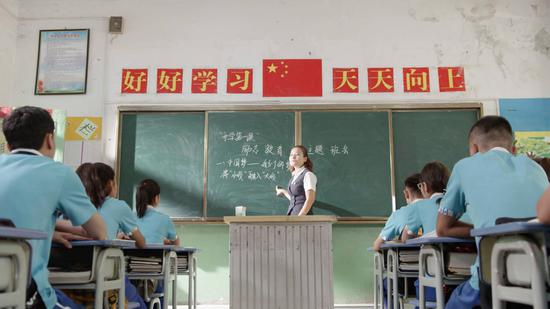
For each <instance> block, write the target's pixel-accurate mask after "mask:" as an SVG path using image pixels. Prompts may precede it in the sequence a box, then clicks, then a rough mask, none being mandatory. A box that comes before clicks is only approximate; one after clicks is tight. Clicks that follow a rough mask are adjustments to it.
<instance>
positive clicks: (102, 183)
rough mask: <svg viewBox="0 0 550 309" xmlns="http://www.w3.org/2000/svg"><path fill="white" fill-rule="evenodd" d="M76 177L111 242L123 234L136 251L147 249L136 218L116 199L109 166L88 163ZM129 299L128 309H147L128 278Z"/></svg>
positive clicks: (127, 295)
mask: <svg viewBox="0 0 550 309" xmlns="http://www.w3.org/2000/svg"><path fill="white" fill-rule="evenodd" d="M76 173H77V174H78V176H79V177H80V179H81V180H82V183H83V184H84V187H85V188H86V193H87V194H88V196H89V197H90V200H91V201H92V204H94V206H95V207H96V208H97V211H98V212H99V214H100V215H101V216H102V217H103V219H104V220H105V223H106V225H107V238H108V239H116V238H117V234H118V231H119V230H120V231H122V232H123V233H125V234H127V235H129V236H130V238H132V239H133V240H135V241H136V247H138V248H144V247H145V239H144V238H143V235H142V234H141V232H140V231H139V228H138V224H137V218H136V215H135V214H134V213H133V212H132V210H131V209H130V206H128V204H126V202H124V201H121V200H119V199H116V198H115V197H116V195H117V186H116V183H115V171H114V170H113V169H112V168H111V167H110V166H109V165H107V164H105V163H100V162H98V163H93V164H92V163H84V164H82V165H80V166H79V167H78V169H77V170H76ZM125 281H126V282H125V283H126V284H125V295H126V301H127V302H128V307H131V308H143V309H144V308H146V307H145V303H144V302H143V298H141V296H139V294H138V293H137V290H136V288H135V286H134V285H132V284H131V283H130V281H129V280H128V278H127V277H126V278H125Z"/></svg>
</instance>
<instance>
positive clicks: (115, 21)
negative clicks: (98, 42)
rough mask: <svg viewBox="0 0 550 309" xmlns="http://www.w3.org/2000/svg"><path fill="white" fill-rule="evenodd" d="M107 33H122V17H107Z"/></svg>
mask: <svg viewBox="0 0 550 309" xmlns="http://www.w3.org/2000/svg"><path fill="white" fill-rule="evenodd" d="M109 33H122V16H111V17H109Z"/></svg>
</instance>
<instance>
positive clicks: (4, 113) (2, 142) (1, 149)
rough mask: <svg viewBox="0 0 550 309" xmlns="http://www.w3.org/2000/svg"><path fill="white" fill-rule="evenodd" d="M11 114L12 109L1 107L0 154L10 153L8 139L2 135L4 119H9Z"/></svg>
mask: <svg viewBox="0 0 550 309" xmlns="http://www.w3.org/2000/svg"><path fill="white" fill-rule="evenodd" d="M9 113H11V107H2V106H0V154H3V153H7V152H8V144H7V142H6V137H5V136H4V133H2V129H1V128H2V124H3V123H4V118H6V117H8V115H9Z"/></svg>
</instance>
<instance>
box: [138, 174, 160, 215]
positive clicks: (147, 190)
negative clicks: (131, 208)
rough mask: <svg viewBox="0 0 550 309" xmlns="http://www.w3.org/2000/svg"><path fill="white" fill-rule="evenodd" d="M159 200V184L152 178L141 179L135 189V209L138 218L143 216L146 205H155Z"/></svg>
mask: <svg viewBox="0 0 550 309" xmlns="http://www.w3.org/2000/svg"><path fill="white" fill-rule="evenodd" d="M159 202H160V186H159V185H158V183H157V182H156V181H154V180H153V179H145V180H142V181H141V182H140V183H139V185H138V187H137V190H136V210H137V215H138V218H143V216H145V212H146V211H147V206H148V205H151V206H157V205H158V203H159Z"/></svg>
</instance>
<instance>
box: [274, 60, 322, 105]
mask: <svg viewBox="0 0 550 309" xmlns="http://www.w3.org/2000/svg"><path fill="white" fill-rule="evenodd" d="M263 96H264V97H321V96H323V65H322V62H321V59H264V61H263Z"/></svg>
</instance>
